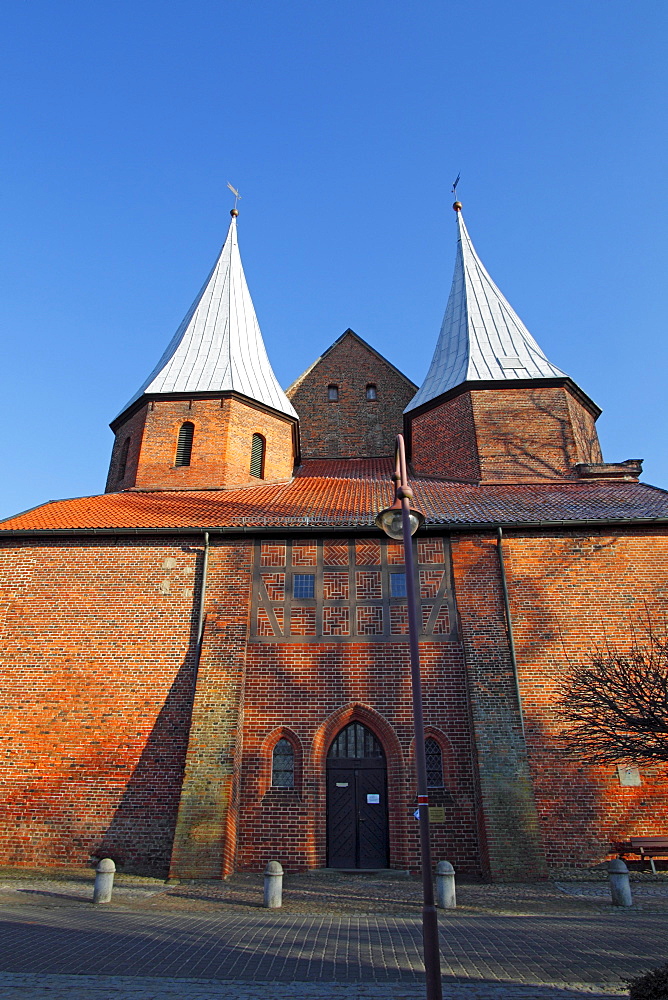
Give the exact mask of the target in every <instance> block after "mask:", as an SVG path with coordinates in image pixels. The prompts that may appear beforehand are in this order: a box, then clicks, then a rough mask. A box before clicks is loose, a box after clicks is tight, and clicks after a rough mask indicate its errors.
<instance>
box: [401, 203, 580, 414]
mask: <svg viewBox="0 0 668 1000" xmlns="http://www.w3.org/2000/svg"><path fill="white" fill-rule="evenodd" d="M453 207H454V209H455V211H456V213H457V228H458V239H457V256H456V260H455V271H454V275H453V278H452V287H451V289H450V296H449V298H448V304H447V307H446V310H445V316H444V318H443V324H442V326H441V332H440V334H439V338H438V342H437V344H436V350H435V351H434V356H433V358H432V362H431V366H430V368H429V371H428V372H427V377H426V378H425V380H424V382H423V383H422V385H421V387H420V389H419V390H418V392H417V393H416V394H415V396H414V397H413V399H412V400H411V402H410V403H409V405H408V406H407V407H406V411H405V412H407V413H408V412H409V411H413V410H415V409H417V408H418V407H421V406H424V404H425V403H428V402H429V401H430V400H434V399H436V398H437V397H441V396H442V395H443V394H444V393H446V392H449V391H450V390H451V389H454V388H455V387H456V386H458V385H462V384H463V383H465V382H466V383H476V382H486V383H490V382H492V383H496V382H499V383H508V382H512V381H518V380H522V381H524V382H525V381H526V380H527V379H546V378H549V379H554V378H566V377H567V376H566V373H565V372H563V371H561V369H560V368H557V367H556V365H553V364H552V363H551V362H550V361H548V359H547V357H546V356H545V354H544V353H543V351H542V350H541V348H540V347H539V346H538V344H537V343H536V341H535V340H534V338H533V337H532V336H531V334H530V333H529V331H528V330H527V328H526V326H525V325H524V323H523V322H522V320H521V319H520V318H519V316H518V315H517V313H516V312H515V310H514V309H513V308H512V306H511V305H510V303H509V302H508V301H507V299H506V298H505V296H504V295H503V294H502V293H501V291H500V290H499V289H498V288H497V286H496V285H495V284H494V282H493V281H492V279H491V277H490V276H489V274H488V272H487V270H486V269H485V266H484V265H483V263H482V261H481V260H480V258H479V257H478V254H477V253H476V251H475V248H474V246H473V243H472V242H471V237H470V236H469V234H468V231H467V229H466V225H465V223H464V219H463V216H462V212H461V204H460V202H455V204H454V206H453Z"/></svg>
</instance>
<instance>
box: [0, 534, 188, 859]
mask: <svg viewBox="0 0 668 1000" xmlns="http://www.w3.org/2000/svg"><path fill="white" fill-rule="evenodd" d="M2 548H3V551H2V557H3V558H2V560H1V561H0V574H1V576H0V603H1V604H2V607H3V610H4V612H5V613H4V614H3V616H2V625H1V626H0V649H1V651H2V652H1V654H0V669H1V671H2V688H3V691H4V692H5V696H4V703H5V709H4V714H5V725H4V726H3V733H2V744H3V753H2V783H1V787H2V819H1V820H0V859H1V861H2V863H3V864H13V865H68V864H78V865H80V864H85V863H86V862H87V861H88V859H89V857H90V856H91V855H97V856H99V855H102V856H105V855H106V856H110V857H112V858H114V859H115V860H116V861H117V863H119V864H121V865H123V866H124V867H125V868H126V869H128V870H135V871H143V872H149V873H152V874H163V873H166V871H167V868H168V865H169V858H170V853H171V846H172V837H173V831H174V824H175V821H176V811H177V807H178V801H179V794H180V788H181V776H182V772H183V762H184V756H185V751H186V745H187V732H188V724H189V718H190V706H191V699H192V685H193V646H192V642H193V627H194V624H193V623H194V619H195V615H196V601H197V592H196V591H197V584H196V577H197V575H198V573H199V565H200V561H201V555H200V554H199V549H198V548H197V547H196V546H193V545H192V543H188V542H187V541H185V540H182V539H178V538H175V539H170V540H169V541H168V542H165V541H155V542H154V541H152V540H150V539H141V540H139V539H137V540H134V541H126V540H119V541H118V542H117V543H114V541H113V540H104V541H103V540H95V539H86V540H82V539H77V540H73V541H71V542H70V541H63V540H58V541H52V542H49V541H43V540H40V541H33V542H28V541H26V542H11V541H9V540H3V542H2Z"/></svg>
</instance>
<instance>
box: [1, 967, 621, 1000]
mask: <svg viewBox="0 0 668 1000" xmlns="http://www.w3.org/2000/svg"><path fill="white" fill-rule="evenodd" d="M0 991H2V992H1V994H0V995H2V997H3V1000H185V998H187V1000H424V986H422V985H417V984H416V985H412V986H409V985H405V984H400V983H384V984H382V985H380V984H378V983H364V982H359V983H352V984H347V983H346V984H344V983H315V982H309V983H277V982H275V981H267V982H263V983H259V982H258V983H249V982H248V981H247V980H243V979H238V980H235V981H228V982H225V983H221V982H220V980H217V979H165V978H160V977H156V978H152V977H148V976H136V977H132V976H37V975H32V976H31V975H12V974H7V973H0ZM618 996H619V994H616V993H615V994H611V993H600V992H598V991H597V992H591V991H590V990H584V991H583V990H580V989H569V988H566V989H564V988H559V987H554V988H553V987H549V986H548V987H545V986H517V985H513V984H501V983H465V984H455V985H453V984H450V983H448V982H447V981H445V982H444V984H443V997H444V1000H609V998H610V997H618Z"/></svg>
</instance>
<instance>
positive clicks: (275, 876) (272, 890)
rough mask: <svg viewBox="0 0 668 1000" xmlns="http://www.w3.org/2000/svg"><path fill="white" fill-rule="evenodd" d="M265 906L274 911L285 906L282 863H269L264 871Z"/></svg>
mask: <svg viewBox="0 0 668 1000" xmlns="http://www.w3.org/2000/svg"><path fill="white" fill-rule="evenodd" d="M264 905H265V906H268V907H269V908H270V909H272V910H275V909H278V907H279V906H282V905H283V868H282V867H281V863H280V861H269V862H268V863H267V867H266V868H265V870H264Z"/></svg>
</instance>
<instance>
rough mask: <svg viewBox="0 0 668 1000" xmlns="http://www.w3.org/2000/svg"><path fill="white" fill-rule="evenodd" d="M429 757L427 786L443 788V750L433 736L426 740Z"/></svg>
mask: <svg viewBox="0 0 668 1000" xmlns="http://www.w3.org/2000/svg"><path fill="white" fill-rule="evenodd" d="M424 752H425V756H426V758H427V788H443V751H442V750H441V747H440V745H439V743H438V742H437V741H436V740H435V739H434V737H433V736H428V737H427V739H426V740H425V741H424Z"/></svg>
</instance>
